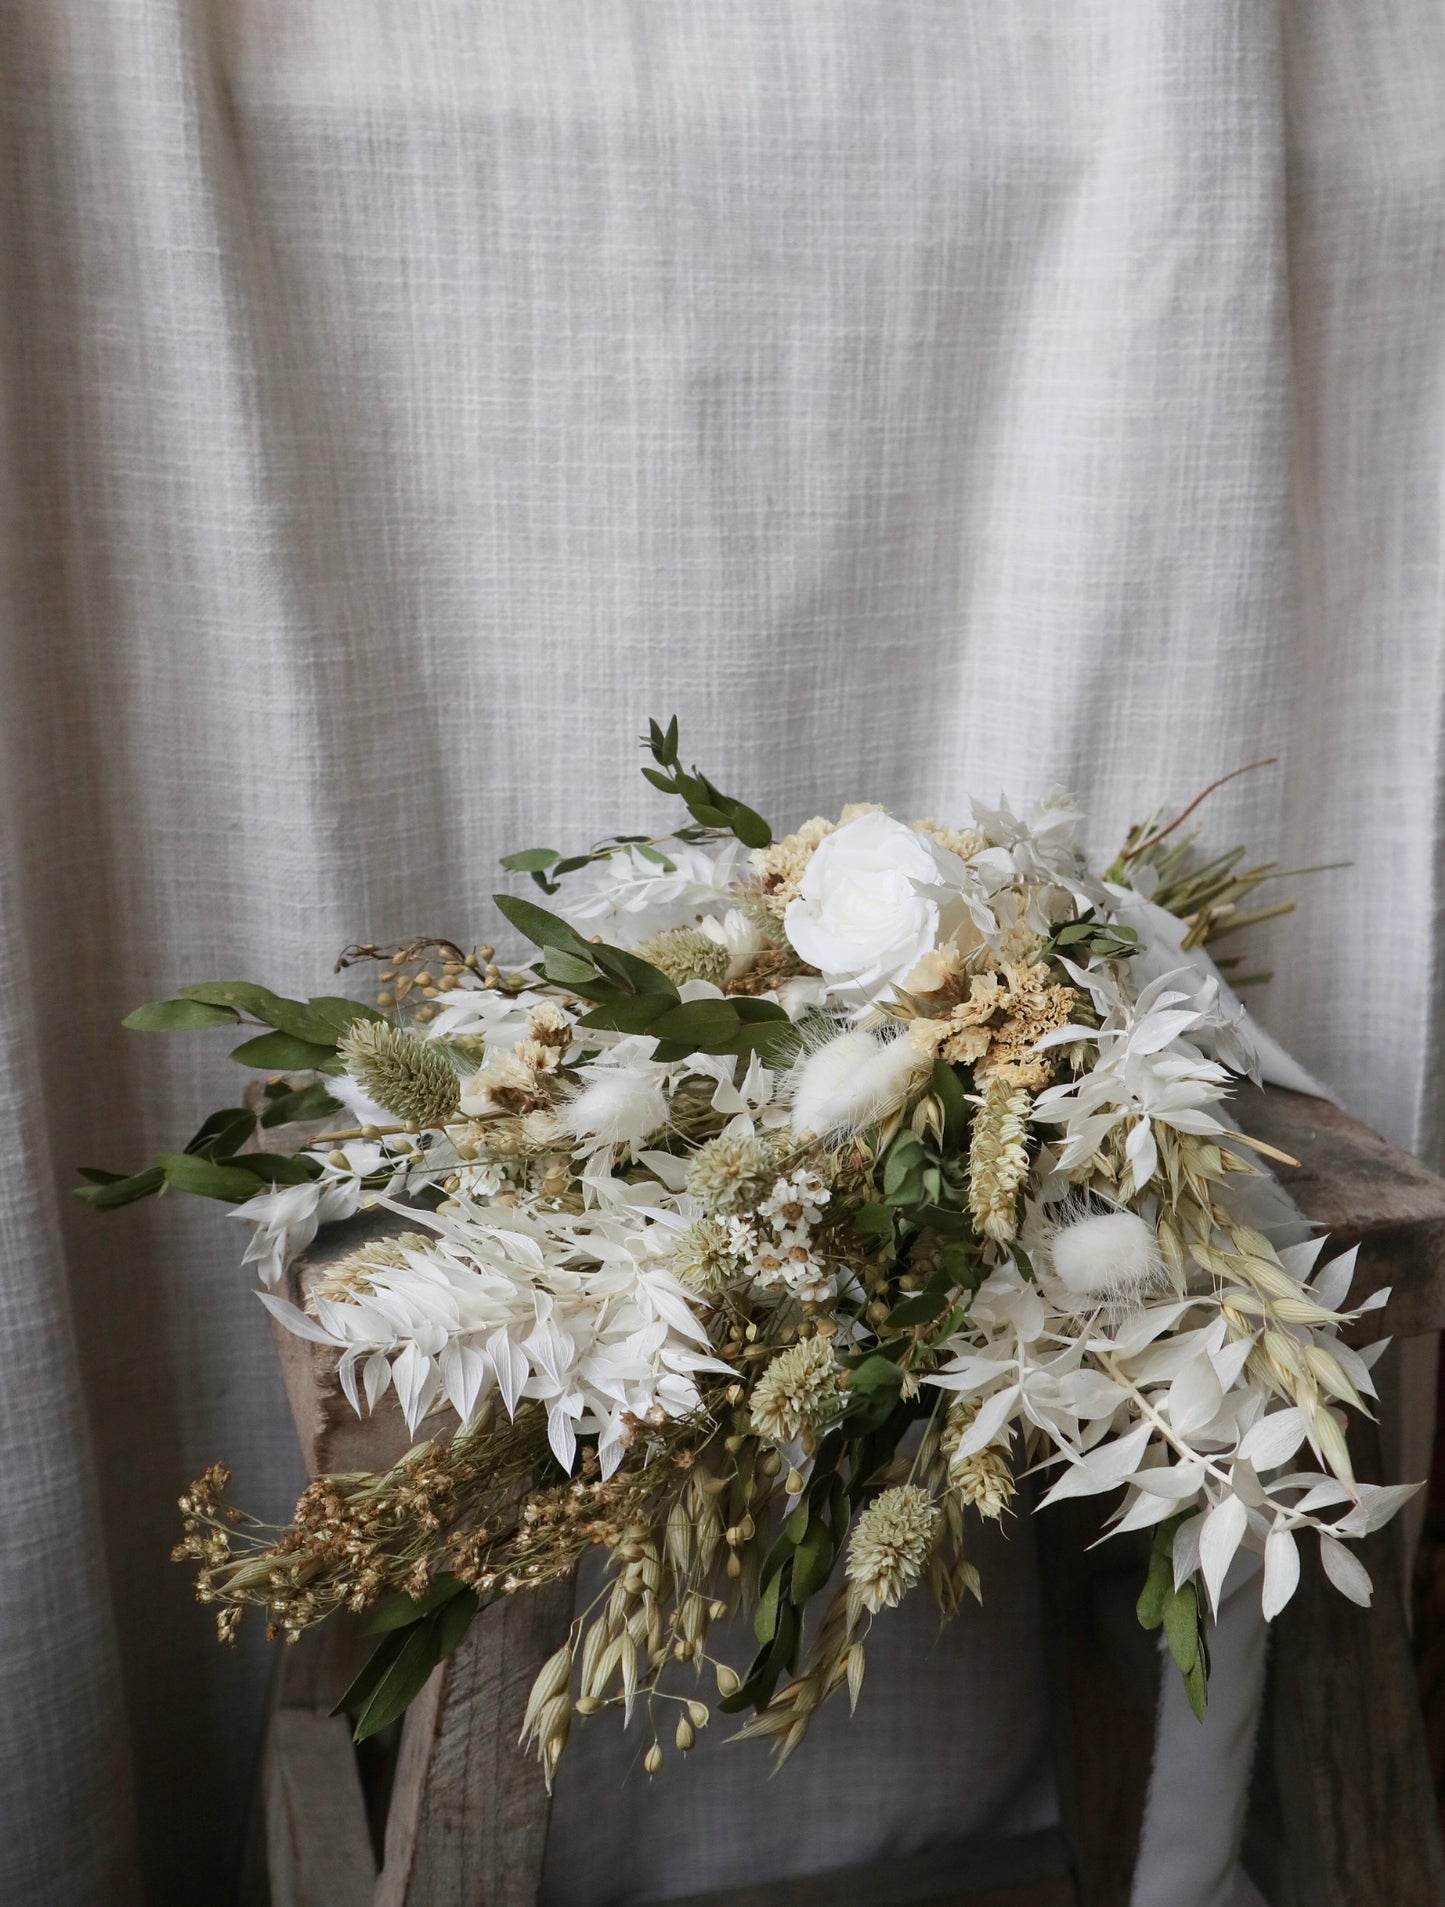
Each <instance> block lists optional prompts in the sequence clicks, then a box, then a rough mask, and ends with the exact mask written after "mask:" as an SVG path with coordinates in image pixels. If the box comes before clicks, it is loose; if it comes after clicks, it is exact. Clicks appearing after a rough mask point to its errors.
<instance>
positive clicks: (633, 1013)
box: [577, 993, 668, 1033]
mask: <svg viewBox="0 0 1445 1907" xmlns="http://www.w3.org/2000/svg"><path fill="white" fill-rule="evenodd" d="M667 1011H668V1003H667V1000H666V999H665V998H664V997H663V995H661V994H659V993H638V994H629V995H628V997H627V998H626V999H625V1000H618V1001H617V1002H615V1004H613V1005H610V1006H598V1007H593V1009H592V1011H591V1012H590V1013H584V1014H583V1015H582V1018H581V1019H580V1020H579V1021H578V1022H577V1024H578V1025H579V1026H590V1027H597V1028H599V1029H603V1030H606V1031H608V1032H612V1033H646V1032H647V1031H649V1029H650V1028H651V1027H652V1025H653V1022H654V1021H655V1020H657V1019H658V1018H660V1016H661V1015H662V1014H664V1013H666V1012H667Z"/></svg>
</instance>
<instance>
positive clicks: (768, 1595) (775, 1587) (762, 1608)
mask: <svg viewBox="0 0 1445 1907" xmlns="http://www.w3.org/2000/svg"><path fill="white" fill-rule="evenodd" d="M783 1575H784V1572H783V1571H782V1570H779V1571H778V1573H777V1575H775V1576H774V1577H773V1579H772V1581H771V1582H770V1583H769V1584H768V1586H767V1588H766V1589H765V1590H764V1591H763V1593H762V1595H761V1596H760V1597H759V1598H758V1606H757V1610H756V1612H755V1614H754V1616H753V1634H754V1635H755V1636H756V1637H757V1639H758V1641H759V1642H771V1641H772V1639H773V1637H774V1636H775V1635H776V1634H777V1629H778V1606H779V1601H780V1598H781V1596H782V1589H783Z"/></svg>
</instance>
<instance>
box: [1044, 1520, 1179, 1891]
mask: <svg viewBox="0 0 1445 1907" xmlns="http://www.w3.org/2000/svg"><path fill="white" fill-rule="evenodd" d="M1100 1521H1101V1511H1100V1507H1099V1500H1098V1499H1097V1498H1091V1499H1084V1500H1070V1499H1067V1498H1066V1499H1065V1500H1064V1501H1063V1502H1061V1503H1051V1504H1049V1505H1048V1507H1047V1508H1046V1509H1043V1510H1040V1511H1039V1512H1038V1514H1037V1517H1036V1519H1035V1523H1034V1532H1035V1540H1036V1541H1037V1543H1038V1553H1039V1588H1040V1594H1041V1600H1042V1605H1043V1621H1044V1633H1043V1643H1044V1655H1045V1666H1046V1669H1047V1673H1048V1682H1049V1709H1050V1721H1051V1736H1052V1745H1053V1756H1054V1772H1055V1775H1056V1778H1057V1780H1058V1786H1059V1811H1060V1816H1061V1819H1062V1822H1063V1828H1064V1833H1065V1835H1066V1836H1067V1838H1068V1843H1069V1846H1070V1848H1071V1849H1072V1852H1073V1873H1074V1877H1075V1879H1076V1881H1077V1883H1078V1901H1079V1907H1127V1904H1128V1900H1129V1893H1130V1889H1131V1886H1132V1883H1133V1876H1134V1864H1135V1862H1136V1860H1137V1859H1138V1854H1139V1836H1140V1832H1141V1830H1142V1828H1143V1825H1144V1806H1145V1802H1146V1801H1147V1799H1148V1791H1149V1771H1150V1767H1151V1765H1152V1762H1153V1757H1154V1717H1155V1706H1156V1703H1157V1700H1158V1691H1159V1652H1158V1648H1157V1645H1156V1641H1155V1638H1154V1637H1153V1636H1151V1635H1147V1634H1146V1633H1145V1632H1144V1631H1143V1630H1142V1629H1141V1628H1140V1627H1139V1625H1138V1622H1137V1620H1136V1619H1135V1616H1134V1603H1135V1600H1136V1599H1137V1597H1138V1594H1139V1585H1140V1583H1141V1581H1142V1580H1143V1576H1144V1572H1145V1570H1146V1568H1147V1566H1148V1547H1149V1538H1148V1535H1147V1534H1144V1535H1143V1536H1142V1537H1141V1536H1132V1535H1130V1536H1121V1537H1119V1538H1117V1539H1116V1541H1114V1542H1112V1543H1109V1544H1105V1545H1103V1546H1102V1547H1100V1548H1091V1547H1090V1545H1092V1544H1095V1543H1097V1542H1098V1537H1099V1526H1100Z"/></svg>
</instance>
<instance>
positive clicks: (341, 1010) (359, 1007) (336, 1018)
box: [287, 993, 386, 1041]
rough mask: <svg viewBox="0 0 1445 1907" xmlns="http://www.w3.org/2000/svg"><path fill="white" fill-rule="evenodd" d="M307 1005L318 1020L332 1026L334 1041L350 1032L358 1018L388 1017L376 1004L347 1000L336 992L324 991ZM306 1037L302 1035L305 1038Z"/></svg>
mask: <svg viewBox="0 0 1445 1907" xmlns="http://www.w3.org/2000/svg"><path fill="white" fill-rule="evenodd" d="M307 1005H308V1006H309V1008H310V1010H311V1012H312V1014H313V1015H314V1016H315V1018H316V1019H317V1021H318V1022H319V1023H320V1024H321V1025H323V1026H326V1027H329V1028H330V1031H331V1036H332V1039H333V1041H335V1040H339V1039H340V1038H341V1036H342V1034H343V1033H349V1032H350V1031H351V1029H352V1027H353V1026H355V1025H356V1022H357V1021H358V1020H384V1019H385V1018H386V1015H385V1014H384V1013H382V1012H379V1011H378V1010H377V1008H376V1007H374V1006H368V1005H367V1004H366V1002H365V1001H364V1000H347V999H345V998H343V997H342V995H340V994H335V993H323V994H321V995H320V996H319V997H318V998H317V999H315V1000H310V1001H308V1002H307ZM287 1030H288V1031H289V1030H290V1029H287ZM306 1037H307V1035H305V1034H303V1035H302V1038H303V1039H304V1038H306Z"/></svg>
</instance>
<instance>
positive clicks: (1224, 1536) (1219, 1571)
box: [1199, 1496, 1249, 1614]
mask: <svg viewBox="0 0 1445 1907" xmlns="http://www.w3.org/2000/svg"><path fill="white" fill-rule="evenodd" d="M1248 1522H1249V1512H1248V1511H1247V1510H1246V1509H1245V1507H1244V1505H1243V1504H1242V1503H1241V1502H1240V1500H1239V1498H1238V1497H1237V1496H1227V1497H1225V1499H1224V1501H1223V1502H1222V1503H1216V1504H1215V1506H1214V1508H1213V1509H1212V1510H1211V1511H1210V1512H1209V1514H1208V1515H1207V1516H1206V1517H1205V1519H1204V1525H1203V1527H1202V1529H1201V1530H1200V1532H1199V1568H1200V1571H1201V1573H1202V1575H1203V1577H1204V1587H1205V1588H1206V1589H1207V1590H1208V1591H1209V1606H1210V1608H1211V1609H1213V1610H1214V1611H1215V1613H1216V1614H1217V1613H1218V1610H1219V1592H1220V1590H1221V1589H1222V1588H1223V1587H1224V1578H1225V1576H1226V1575H1227V1574H1228V1571H1229V1565H1230V1564H1231V1563H1232V1562H1233V1561H1234V1552H1235V1551H1236V1550H1237V1549H1238V1548H1239V1544H1240V1539H1241V1538H1242V1537H1243V1535H1244V1532H1245V1528H1246V1526H1247V1524H1248Z"/></svg>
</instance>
